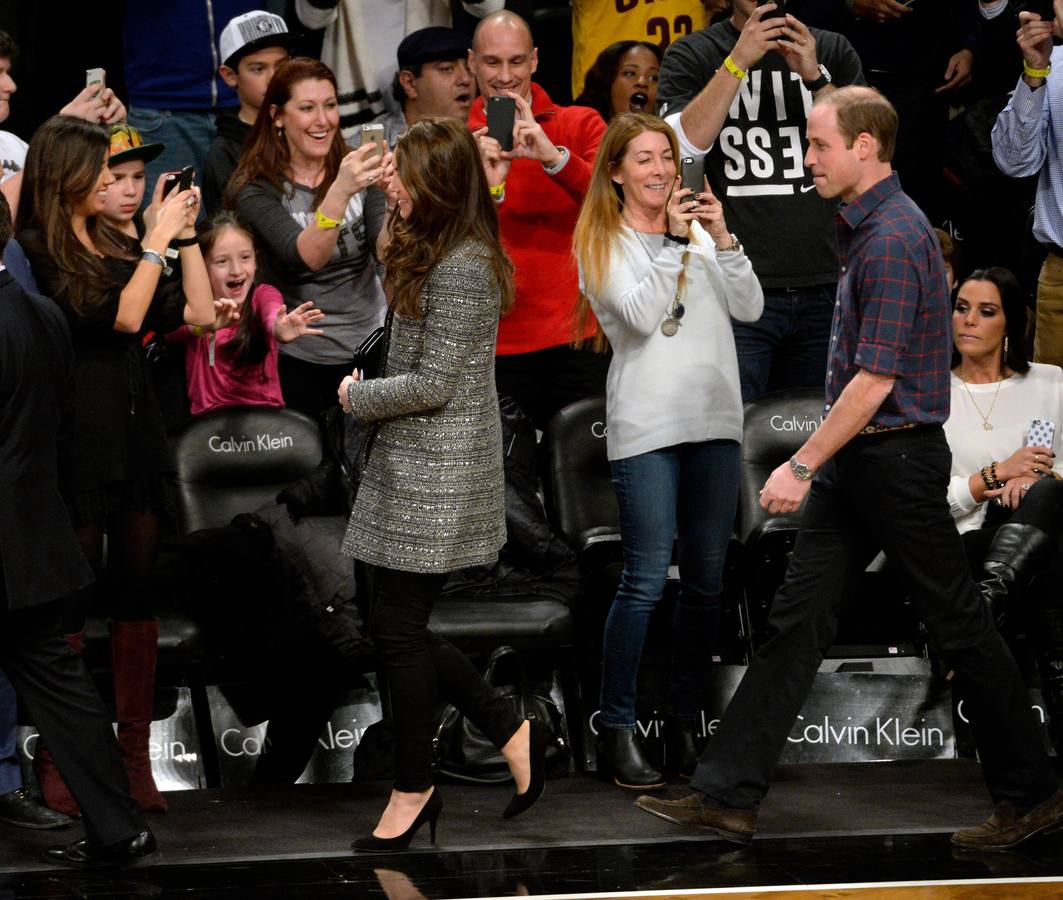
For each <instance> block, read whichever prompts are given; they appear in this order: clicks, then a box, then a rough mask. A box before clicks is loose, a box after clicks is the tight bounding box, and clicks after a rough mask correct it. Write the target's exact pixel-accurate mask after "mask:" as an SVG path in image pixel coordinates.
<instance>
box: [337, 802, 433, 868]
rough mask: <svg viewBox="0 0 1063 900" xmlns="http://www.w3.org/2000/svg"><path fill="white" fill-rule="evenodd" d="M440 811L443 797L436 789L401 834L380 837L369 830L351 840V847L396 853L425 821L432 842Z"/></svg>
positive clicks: (407, 843)
mask: <svg viewBox="0 0 1063 900" xmlns="http://www.w3.org/2000/svg"><path fill="white" fill-rule="evenodd" d="M442 811H443V798H442V797H440V796H439V791H438V790H434V791H432V796H430V797H429V798H428V799H427V800H426V801H425V804H424V806H422V807H421V811H420V812H419V813H417V818H416V819H414V820H413V821H412V822H411V823H410V827H409V828H407V829H406V830H405V831H404V832H403V833H402V834H400V835H397V836H396V837H393V838H382V837H377V836H376V835H375V834H373V833H372V832H370V833H369V834H367V835H366V836H365V837H360V838H358V839H357V840H356V841H353V842H352V843H351V849H352V850H361V851H362V852H364V853H397V852H398V851H400V850H405V849H406V848H407V847H409V846H410V841H412V840H413V836H414V835H415V834H416V833H417V829H419V828H420V827H421V826H422V825H424V823H425V822H427V823H428V836H429V838H431V840H432V843H433V844H434V843H435V842H436V822H438V821H439V814H440V812H442Z"/></svg>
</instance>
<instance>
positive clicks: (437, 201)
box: [382, 116, 513, 318]
mask: <svg viewBox="0 0 1063 900" xmlns="http://www.w3.org/2000/svg"><path fill="white" fill-rule="evenodd" d="M395 166H396V168H397V169H398V173H399V178H401V179H402V183H403V185H404V186H405V187H406V191H407V192H408V193H409V195H410V202H411V205H412V207H413V211H412V214H411V215H410V217H409V218H408V219H403V218H400V217H399V215H398V210H397V209H396V211H395V212H394V213H392V217H391V221H390V230H391V242H390V243H389V244H388V246H387V249H386V250H385V251H384V256H383V260H382V262H383V263H384V265H385V266H387V270H388V274H387V282H388V287H389V288H390V292H391V298H392V308H393V309H394V310H395V312H397V313H399V314H400V315H404V316H409V317H411V318H420V317H421V311H420V308H419V298H420V294H421V288H422V287H424V283H425V280H426V279H427V278H428V275H429V273H430V272H431V271H432V269H433V268H434V267H435V265H436V264H437V263H438V262H439V261H440V260H442V259H443V257H444V256H446V255H447V253H449V252H450V251H451V250H453V249H454V248H455V247H456V246H457V245H458V244H460V243H461V242H462V241H464V240H466V239H467V238H474V239H476V240H478V241H481V242H482V243H484V244H485V245H486V246H487V248H488V256H489V261H490V263H491V268H492V270H493V271H494V274H495V277H496V278H497V279H498V283H499V285H500V287H501V290H502V310H501V311H502V312H503V313H504V312H507V311H508V310H509V307H510V304H511V303H512V300H513V264H512V263H511V262H510V261H509V258H508V257H507V256H506V254H505V251H503V249H502V245H501V243H499V240H498V212H497V211H496V210H495V203H494V201H493V200H492V199H491V194H490V191H489V190H488V187H487V177H486V176H485V175H484V170H483V165H482V164H481V162H480V151H479V149H478V148H477V146H476V141H475V140H474V139H473V137H472V134H471V133H470V132H469V129H468V128H466V127H465V124H464V123H463V122H459V121H458V120H457V119H450V118H441V117H434V116H432V117H428V118H425V119H418V120H417V121H416V122H414V123H413V125H411V126H410V127H409V128H408V129H407V130H406V133H405V134H403V136H402V137H401V138H399V140H398V142H397V144H396V145H395Z"/></svg>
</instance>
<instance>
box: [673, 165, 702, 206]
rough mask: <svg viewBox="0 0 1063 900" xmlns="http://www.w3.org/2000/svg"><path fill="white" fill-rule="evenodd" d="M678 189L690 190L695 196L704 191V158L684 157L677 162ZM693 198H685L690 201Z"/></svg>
mask: <svg viewBox="0 0 1063 900" xmlns="http://www.w3.org/2000/svg"><path fill="white" fill-rule="evenodd" d="M679 173H680V174H679V187H680V188H690V189H691V190H692V191H693V192H694V193H695V194H701V193H704V191H705V157H703V156H698V157H694V156H684V157H683V158H682V159H681V160H680V162H679ZM692 199H694V198H693V197H687V200H688V201H689V200H692Z"/></svg>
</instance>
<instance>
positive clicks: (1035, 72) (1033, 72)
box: [1022, 59, 1052, 78]
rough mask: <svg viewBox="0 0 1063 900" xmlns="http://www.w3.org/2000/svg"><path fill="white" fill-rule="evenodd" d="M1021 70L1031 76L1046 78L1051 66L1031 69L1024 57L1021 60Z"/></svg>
mask: <svg viewBox="0 0 1063 900" xmlns="http://www.w3.org/2000/svg"><path fill="white" fill-rule="evenodd" d="M1022 71H1023V72H1024V73H1025V74H1027V75H1029V76H1030V77H1031V78H1047V77H1048V73H1049V72H1051V71H1052V67H1051V66H1050V65H1049V66H1045V67H1044V68H1043V69H1032V68H1030V64H1029V63H1028V62H1026V60H1025V59H1024V60H1023V61H1022Z"/></svg>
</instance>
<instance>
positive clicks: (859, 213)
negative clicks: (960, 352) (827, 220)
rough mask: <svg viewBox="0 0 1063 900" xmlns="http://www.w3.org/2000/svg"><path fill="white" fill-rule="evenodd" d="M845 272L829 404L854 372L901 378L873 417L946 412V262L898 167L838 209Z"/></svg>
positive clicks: (925, 418)
mask: <svg viewBox="0 0 1063 900" xmlns="http://www.w3.org/2000/svg"><path fill="white" fill-rule="evenodd" d="M836 221H837V225H838V244H839V248H840V251H841V252H840V256H839V259H840V263H841V272H840V274H839V277H838V302H837V303H836V304H835V308H834V322H833V325H832V326H831V352H830V357H829V360H828V369H827V405H826V409H827V411H829V410H830V408H831V406H832V405H833V404H834V402H835V401H836V400H837V399H838V396H839V395H840V394H841V392H842V390H843V389H844V388H845V386H846V385H847V384H848V383H849V382H850V381H851V380H852V379H853V377H854V376H855V375H856V373H857V371H858V370H860V369H864V370H865V371H868V372H871V373H872V374H875V375H886V376H890V377H893V378H895V379H896V381H895V382H894V384H893V390H892V391H891V392H890V394H889V395H888V396H887V397H886V399H885V400H884V401H883V402H882V405H881V406H880V407H879V408H878V410H877V411H876V412H875V415H874V416H872V418H871V422H870V423H869V424H871V425H881V426H886V427H895V426H898V425H911V424H932V423H940V422H944V421H945V420H946V419H947V418H948V417H949V363H950V362H951V358H952V334H951V330H952V323H951V313H952V310H951V306H950V303H949V292H948V287H947V285H946V281H945V262H944V259H943V258H942V256H941V248H940V246H939V245H938V242H937V238H935V236H934V232H933V229H932V228H931V227H930V223H929V222H928V221H927V219H926V216H924V215H923V213H922V212H921V211H920V209H919V207H917V206H916V205H915V203H914V202H913V201H912V199H911V198H910V197H909V196H908V195H907V194H905V193H904V191H902V190H901V184H900V180H899V179H898V177H897V175H896V173H894V174H892V175H890V176H889V177H888V178H884V179H883V180H882V181H880V182H878V184H876V185H874V186H873V187H871V188H869V189H868V190H866V191H865V192H864V193H863V194H861V195H860V196H859V197H858V198H857V199H856V200H855V201H853V202H852V203H850V204H848V205H847V206H844V207H842V209H841V210H840V211H839V213H838V215H837V219H836Z"/></svg>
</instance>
